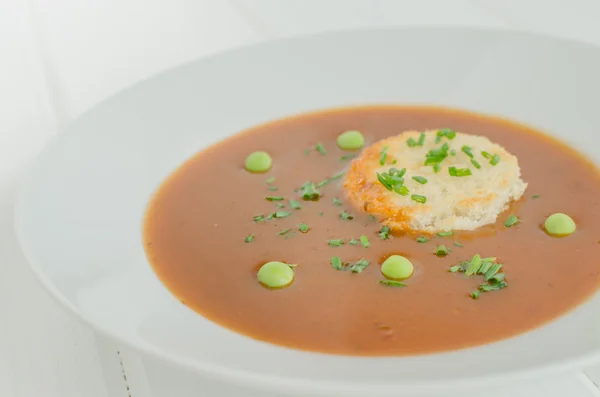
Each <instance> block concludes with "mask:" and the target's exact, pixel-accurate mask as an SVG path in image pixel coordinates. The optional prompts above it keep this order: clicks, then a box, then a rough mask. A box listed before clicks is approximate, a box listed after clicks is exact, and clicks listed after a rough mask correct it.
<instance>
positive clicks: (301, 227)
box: [298, 223, 310, 233]
mask: <svg viewBox="0 0 600 397" xmlns="http://www.w3.org/2000/svg"><path fill="white" fill-rule="evenodd" d="M309 229H310V228H309V227H308V225H307V224H306V223H301V224H299V225H298V230H300V232H302V233H308V230H309Z"/></svg>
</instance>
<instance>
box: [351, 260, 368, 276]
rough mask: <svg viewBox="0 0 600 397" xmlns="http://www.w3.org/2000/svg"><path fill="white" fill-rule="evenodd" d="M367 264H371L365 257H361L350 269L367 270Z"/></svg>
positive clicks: (356, 271)
mask: <svg viewBox="0 0 600 397" xmlns="http://www.w3.org/2000/svg"><path fill="white" fill-rule="evenodd" d="M367 266H369V261H368V260H365V259H361V260H359V261H358V262H356V263H355V264H354V265H352V266H351V267H350V271H351V272H352V273H360V272H362V271H363V270H365V268H366V267H367Z"/></svg>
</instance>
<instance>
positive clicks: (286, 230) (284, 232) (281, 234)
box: [277, 227, 292, 236]
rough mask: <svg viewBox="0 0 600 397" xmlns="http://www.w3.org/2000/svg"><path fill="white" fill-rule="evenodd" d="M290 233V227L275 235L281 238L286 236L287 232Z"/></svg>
mask: <svg viewBox="0 0 600 397" xmlns="http://www.w3.org/2000/svg"><path fill="white" fill-rule="evenodd" d="M291 231H292V228H291V227H288V228H287V229H283V230H282V231H280V232H279V233H277V234H279V235H280V236H283V235H284V234H286V233H289V232H291Z"/></svg>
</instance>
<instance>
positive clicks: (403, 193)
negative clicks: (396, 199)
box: [394, 186, 409, 196]
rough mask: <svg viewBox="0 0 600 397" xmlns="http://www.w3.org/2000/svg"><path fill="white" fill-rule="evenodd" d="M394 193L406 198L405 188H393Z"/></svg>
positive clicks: (406, 190)
mask: <svg viewBox="0 0 600 397" xmlns="http://www.w3.org/2000/svg"><path fill="white" fill-rule="evenodd" d="M394 192H396V193H398V194H399V195H401V196H408V193H409V191H408V188H407V187H406V186H394Z"/></svg>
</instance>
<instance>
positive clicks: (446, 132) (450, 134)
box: [436, 128, 456, 142]
mask: <svg viewBox="0 0 600 397" xmlns="http://www.w3.org/2000/svg"><path fill="white" fill-rule="evenodd" d="M436 135H437V137H438V138H440V139H441V138H443V137H446V138H448V139H449V140H452V139H454V138H455V137H456V132H455V131H453V130H451V129H450V128H442V129H441V130H439V131H438V132H437V134H436ZM436 142H438V141H436Z"/></svg>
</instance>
